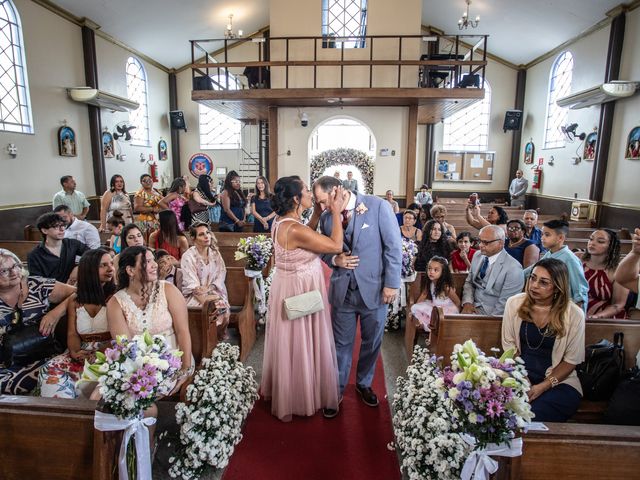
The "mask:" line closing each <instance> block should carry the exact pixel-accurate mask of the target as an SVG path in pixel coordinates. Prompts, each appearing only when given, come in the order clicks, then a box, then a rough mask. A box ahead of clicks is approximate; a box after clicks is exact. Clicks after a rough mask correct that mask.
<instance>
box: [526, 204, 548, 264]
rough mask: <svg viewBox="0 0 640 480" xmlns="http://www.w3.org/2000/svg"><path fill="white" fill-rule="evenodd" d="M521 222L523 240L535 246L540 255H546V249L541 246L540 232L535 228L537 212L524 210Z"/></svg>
mask: <svg viewBox="0 0 640 480" xmlns="http://www.w3.org/2000/svg"><path fill="white" fill-rule="evenodd" d="M522 221H523V222H524V226H525V230H524V236H525V238H527V239H529V240H531V241H532V242H533V243H534V244H535V246H536V247H538V248H539V249H540V254H541V255H544V254H545V253H547V249H546V248H544V246H543V245H542V230H540V229H539V228H538V227H537V225H538V212H536V211H535V210H525V212H524V215H522Z"/></svg>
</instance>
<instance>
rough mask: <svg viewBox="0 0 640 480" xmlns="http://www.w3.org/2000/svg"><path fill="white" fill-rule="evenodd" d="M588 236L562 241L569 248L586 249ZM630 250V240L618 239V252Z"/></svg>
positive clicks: (622, 252) (624, 252)
mask: <svg viewBox="0 0 640 480" xmlns="http://www.w3.org/2000/svg"><path fill="white" fill-rule="evenodd" d="M592 231H593V230H592ZM588 242H589V239H588V238H567V239H566V240H565V242H564V244H565V245H567V246H568V247H569V248H570V249H571V250H574V249H580V250H586V249H587V243H588ZM630 251H631V240H620V254H625V255H626V254H627V253H629V252H630Z"/></svg>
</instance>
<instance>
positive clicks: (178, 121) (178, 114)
mask: <svg viewBox="0 0 640 480" xmlns="http://www.w3.org/2000/svg"><path fill="white" fill-rule="evenodd" d="M169 126H170V127H171V128H172V129H174V130H184V131H185V132H186V131H187V124H186V122H185V121H184V112H183V111H182V110H172V111H171V112H169Z"/></svg>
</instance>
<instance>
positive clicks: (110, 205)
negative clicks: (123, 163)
mask: <svg viewBox="0 0 640 480" xmlns="http://www.w3.org/2000/svg"><path fill="white" fill-rule="evenodd" d="M116 210H118V211H120V212H121V213H122V215H123V217H124V221H125V222H127V223H133V207H132V205H131V200H130V199H129V194H128V193H127V190H126V189H125V185H124V178H122V175H114V176H112V177H111V181H110V182H109V190H107V191H106V192H104V194H103V195H102V198H101V199H100V231H101V232H106V231H107V220H109V219H110V218H111V217H112V216H113V212H115V211H116Z"/></svg>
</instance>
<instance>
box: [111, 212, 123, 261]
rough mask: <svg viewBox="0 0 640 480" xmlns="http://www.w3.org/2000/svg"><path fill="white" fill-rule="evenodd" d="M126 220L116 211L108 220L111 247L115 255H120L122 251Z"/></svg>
mask: <svg viewBox="0 0 640 480" xmlns="http://www.w3.org/2000/svg"><path fill="white" fill-rule="evenodd" d="M124 225H125V223H124V218H122V213H120V212H118V211H116V212H113V216H112V217H111V218H110V219H109V220H107V227H108V228H109V230H110V231H111V237H110V238H109V247H110V248H112V249H113V251H114V252H115V253H120V251H121V250H122V236H121V235H122V230H123V229H124Z"/></svg>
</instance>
